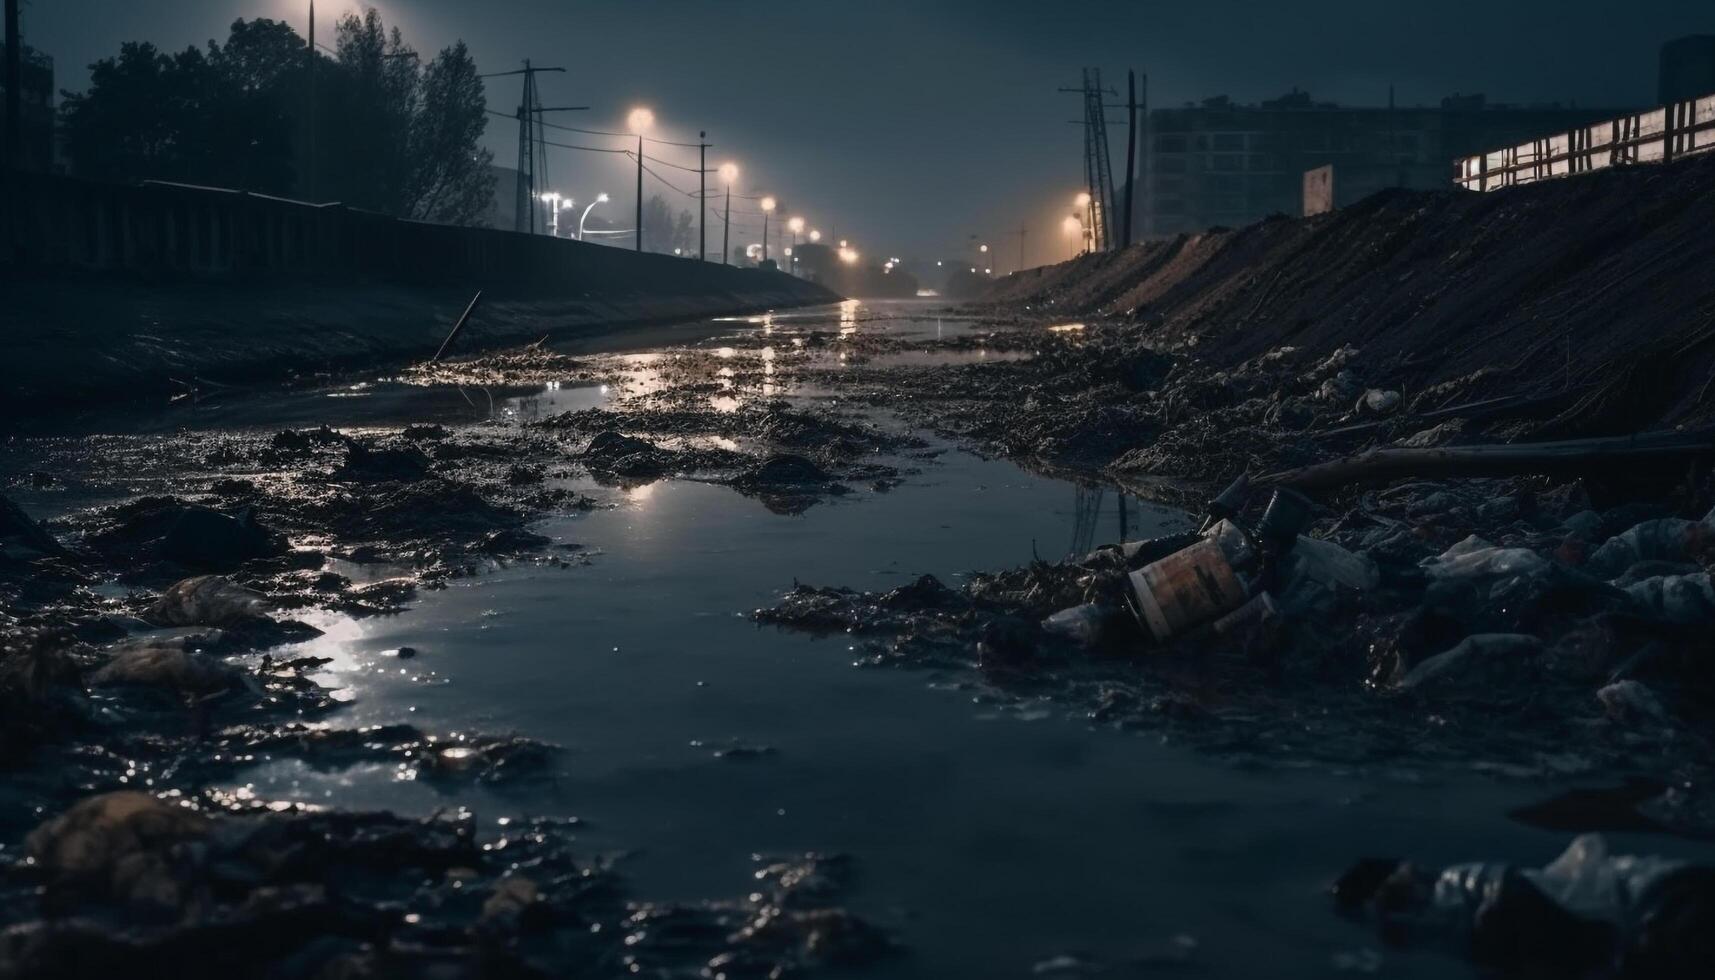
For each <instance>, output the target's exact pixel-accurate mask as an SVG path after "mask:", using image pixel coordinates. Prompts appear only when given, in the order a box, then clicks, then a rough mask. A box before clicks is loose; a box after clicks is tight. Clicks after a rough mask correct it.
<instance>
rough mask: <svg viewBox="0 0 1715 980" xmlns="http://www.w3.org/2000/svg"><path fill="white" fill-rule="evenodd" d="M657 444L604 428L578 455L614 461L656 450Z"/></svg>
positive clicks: (587, 458)
mask: <svg viewBox="0 0 1715 980" xmlns="http://www.w3.org/2000/svg"><path fill="white" fill-rule="evenodd" d="M655 448H656V447H655V444H654V443H652V442H649V441H647V440H645V439H639V438H637V437H635V436H628V435H623V434H621V433H619V432H616V431H614V430H613V429H603V430H602V431H600V432H597V433H596V434H595V437H594V438H592V439H591V440H590V442H589V445H587V446H585V447H584V451H583V452H581V453H579V454H578V455H579V456H580V457H582V458H583V459H586V460H596V461H609V462H611V461H613V460H617V459H622V458H624V457H626V456H631V455H634V454H636V453H643V452H649V451H651V450H654V449H655Z"/></svg>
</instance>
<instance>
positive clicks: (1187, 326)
mask: <svg viewBox="0 0 1715 980" xmlns="http://www.w3.org/2000/svg"><path fill="white" fill-rule="evenodd" d="M1712 222H1715V157H1705V158H1701V159H1697V158H1694V159H1691V160H1687V161H1684V162H1682V163H1679V164H1675V165H1672V166H1666V167H1662V166H1650V167H1640V168H1633V169H1627V170H1617V171H1611V172H1606V173H1598V174H1592V175H1588V176H1583V177H1579V178H1577V179H1572V180H1559V181H1551V182H1545V183H1543V184H1539V185H1535V186H1530V187H1523V188H1517V189H1514V190H1511V191H1507V192H1503V193H1494V194H1474V193H1470V192H1465V191H1454V190H1450V191H1440V192H1424V191H1403V190H1402V191H1393V192H1387V193H1382V194H1378V195H1375V196H1373V197H1371V198H1368V199H1366V200H1364V201H1362V202H1360V203H1358V204H1356V205H1354V206H1352V207H1349V208H1346V209H1344V210H1342V211H1338V212H1335V213H1333V214H1329V215H1325V216H1321V217H1316V218H1309V219H1287V218H1278V219H1274V220H1270V221H1264V222H1261V223H1258V224H1255V225H1251V226H1249V227H1245V228H1240V229H1237V230H1227V229H1217V230H1214V231H1210V232H1206V233H1204V234H1200V235H1187V236H1181V237H1178V238H1175V239H1173V240H1170V241H1165V242H1153V243H1148V244H1143V245H1136V246H1133V247H1132V248H1130V249H1128V250H1126V251H1124V252H1118V253H1111V254H1102V255H1090V256H1085V257H1083V258H1080V259H1077V260H1074V261H1072V262H1067V263H1062V264H1060V265H1055V266H1049V267H1045V268H1041V269H1034V270H1030V271H1027V272H1024V273H1022V274H1019V275H1015V276H1010V277H1008V278H1007V279H1005V280H1003V281H1002V282H1000V283H998V284H997V285H996V286H995V287H994V289H993V290H992V291H991V292H990V293H989V294H988V295H987V296H986V297H985V299H984V301H983V302H984V304H985V306H987V307H989V308H1005V309H1008V310H1026V309H1028V310H1029V311H1030V312H1031V313H1041V314H1046V315H1050V316H1056V317H1058V316H1069V317H1103V318H1107V317H1112V318H1116V319H1121V320H1127V321H1133V322H1135V323H1136V324H1138V325H1139V326H1141V327H1142V328H1144V332H1143V334H1142V336H1144V337H1146V338H1148V340H1149V341H1150V342H1151V343H1152V344H1158V345H1160V346H1163V347H1172V348H1192V349H1194V351H1195V353H1196V357H1197V359H1198V360H1199V361H1200V362H1202V363H1204V364H1205V365H1207V366H1208V367H1210V368H1214V369H1224V368H1230V367H1233V366H1235V365H1238V364H1240V363H1242V362H1244V361H1246V360H1248V359H1251V358H1254V357H1256V356H1257V355H1260V354H1262V353H1264V352H1266V351H1269V350H1272V349H1275V348H1278V347H1282V346H1293V347H1297V348H1299V349H1301V350H1305V351H1307V352H1309V353H1312V354H1322V355H1326V354H1327V353H1331V352H1332V351H1334V350H1336V349H1338V348H1340V347H1342V346H1344V345H1348V344H1349V345H1352V346H1354V347H1356V348H1358V350H1359V351H1360V357H1359V359H1358V360H1357V361H1356V362H1355V367H1356V369H1357V370H1359V372H1360V373H1362V374H1369V375H1372V376H1373V375H1376V374H1381V373H1386V374H1387V375H1389V376H1390V377H1392V378H1393V379H1394V380H1395V381H1396V382H1397V383H1399V384H1401V385H1403V386H1404V387H1405V394H1406V396H1407V397H1408V398H1409V397H1411V395H1412V394H1413V389H1414V388H1415V389H1421V388H1423V387H1425V386H1428V385H1433V384H1437V383H1441V382H1445V381H1448V380H1451V379H1454V378H1460V377H1463V376H1467V375H1470V374H1472V373H1473V372H1476V371H1479V370H1483V369H1488V373H1487V374H1486V375H1485V377H1484V378H1483V379H1482V380H1481V383H1480V384H1476V385H1472V386H1470V387H1469V388H1468V390H1467V391H1466V392H1465V393H1466V394H1468V395H1469V396H1471V397H1473V398H1480V397H1488V396H1495V395H1503V394H1516V393H1520V392H1526V391H1544V390H1549V389H1551V388H1558V387H1570V388H1574V389H1577V388H1582V387H1586V386H1592V387H1595V388H1597V389H1605V388H1608V387H1611V386H1610V385H1609V384H1608V383H1609V382H1612V381H1614V380H1615V379H1616V378H1618V377H1619V376H1620V375H1622V374H1627V373H1631V372H1641V376H1643V377H1647V378H1649V380H1650V383H1649V384H1648V385H1643V386H1639V385H1632V386H1630V390H1629V392H1627V393H1626V397H1623V398H1619V399H1618V400H1617V401H1616V399H1615V398H1607V399H1604V400H1603V401H1604V403H1603V404H1595V403H1592V404H1590V405H1588V406H1586V407H1585V408H1586V410H1585V411H1583V412H1582V413H1581V416H1580V417H1579V418H1578V419H1577V420H1576V422H1577V423H1578V424H1577V426H1576V428H1578V430H1579V431H1580V433H1581V434H1591V433H1592V432H1593V431H1594V430H1603V431H1629V430H1631V429H1636V428H1641V427H1645V426H1649V425H1653V424H1657V423H1679V422H1684V421H1702V420H1706V419H1707V418H1708V417H1709V416H1710V415H1711V414H1715V412H1712V410H1711V402H1710V401H1709V400H1708V399H1707V395H1708V393H1709V390H1708V389H1709V386H1708V385H1707V384H1706V381H1707V380H1708V379H1709V377H1710V373H1711V368H1712V366H1715V237H1712V236H1711V235H1710V234H1709V228H1710V226H1711V224H1712ZM1612 394H1614V395H1619V394H1621V393H1619V392H1613V393H1612ZM1567 421H1568V422H1571V421H1573V420H1570V419H1569V420H1567ZM1566 428H1570V426H1567V427H1566Z"/></svg>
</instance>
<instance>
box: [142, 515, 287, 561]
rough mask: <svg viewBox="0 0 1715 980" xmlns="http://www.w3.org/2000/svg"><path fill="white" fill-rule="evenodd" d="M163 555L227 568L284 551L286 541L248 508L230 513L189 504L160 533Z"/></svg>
mask: <svg viewBox="0 0 1715 980" xmlns="http://www.w3.org/2000/svg"><path fill="white" fill-rule="evenodd" d="M158 550H159V552H160V555H161V557H162V558H165V559H167V560H168V561H173V562H178V563H179V564H181V565H184V566H185V567H186V568H196V569H204V570H208V571H226V570H228V569H232V568H236V567H238V566H239V565H240V564H242V563H244V562H246V561H250V560H252V559H256V558H271V557H273V556H275V555H278V554H281V553H283V552H284V551H285V550H286V549H285V544H284V543H283V542H281V541H280V540H279V539H278V538H277V537H276V536H275V535H273V534H272V533H270V532H269V531H268V530H267V529H266V528H264V527H262V526H261V525H259V524H257V523H256V517H255V512H254V511H252V510H250V509H248V508H246V509H245V510H243V511H241V512H240V513H239V515H238V516H237V517H230V516H228V515H226V514H222V513H220V512H219V511H215V510H210V509H209V508H207V507H195V506H192V507H186V508H185V509H184V510H183V511H181V512H180V513H179V515H178V517H177V518H176V519H174V521H173V523H172V524H171V525H170V526H169V527H168V528H167V533H166V534H165V535H163V536H162V537H161V543H160V546H159V549H158Z"/></svg>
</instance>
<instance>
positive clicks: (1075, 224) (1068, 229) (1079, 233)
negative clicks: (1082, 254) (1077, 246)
mask: <svg viewBox="0 0 1715 980" xmlns="http://www.w3.org/2000/svg"><path fill="white" fill-rule="evenodd" d="M1060 230H1061V231H1063V232H1065V233H1066V247H1067V249H1068V251H1070V250H1071V249H1072V247H1073V246H1072V243H1073V242H1075V241H1078V240H1079V239H1081V238H1083V237H1084V223H1083V222H1082V221H1079V220H1078V216H1077V215H1075V214H1069V215H1067V216H1066V220H1065V221H1062V222H1060ZM1072 254H1074V255H1075V254H1077V253H1076V252H1073V253H1072Z"/></svg>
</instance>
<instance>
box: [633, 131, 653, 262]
mask: <svg viewBox="0 0 1715 980" xmlns="http://www.w3.org/2000/svg"><path fill="white" fill-rule="evenodd" d="M626 122H628V123H630V125H631V131H632V132H634V133H636V134H637V250H638V251H639V252H641V251H643V134H644V132H645V131H647V130H648V129H649V127H651V126H653V125H655V113H653V112H650V111H649V110H648V109H644V108H642V107H638V108H636V109H633V110H631V115H630V116H628V117H626Z"/></svg>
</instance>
